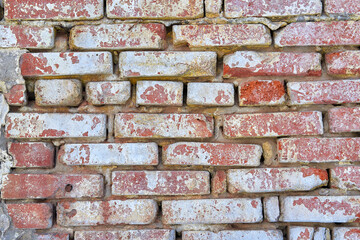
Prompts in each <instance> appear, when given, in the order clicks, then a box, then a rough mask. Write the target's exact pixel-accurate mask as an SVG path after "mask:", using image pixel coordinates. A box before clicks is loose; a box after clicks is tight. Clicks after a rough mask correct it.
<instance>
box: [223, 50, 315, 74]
mask: <svg viewBox="0 0 360 240" xmlns="http://www.w3.org/2000/svg"><path fill="white" fill-rule="evenodd" d="M248 76H321V55H320V54H318V53H295V52H253V51H242V52H240V51H239V52H235V53H233V54H229V55H226V56H225V57H224V78H233V77H248Z"/></svg>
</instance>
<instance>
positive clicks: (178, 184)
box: [112, 171, 210, 196]
mask: <svg viewBox="0 0 360 240" xmlns="http://www.w3.org/2000/svg"><path fill="white" fill-rule="evenodd" d="M112 194H113V195H118V196H120V195H181V196H184V195H202V194H210V174H209V172H206V171H115V172H113V173H112Z"/></svg>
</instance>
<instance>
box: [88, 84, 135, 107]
mask: <svg viewBox="0 0 360 240" xmlns="http://www.w3.org/2000/svg"><path fill="white" fill-rule="evenodd" d="M130 96H131V83H130V82H127V81H124V82H90V83H88V84H86V97H87V98H86V100H87V101H88V102H89V103H91V104H93V105H108V104H125V103H126V101H127V100H129V98H130Z"/></svg>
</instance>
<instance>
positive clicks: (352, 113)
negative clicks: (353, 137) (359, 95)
mask: <svg viewBox="0 0 360 240" xmlns="http://www.w3.org/2000/svg"><path fill="white" fill-rule="evenodd" d="M328 115H329V128H330V132H333V133H337V132H360V108H358V107H353V108H351V107H349V108H347V107H340V108H332V109H330V110H329V111H328Z"/></svg>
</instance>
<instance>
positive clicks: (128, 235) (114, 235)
mask: <svg viewBox="0 0 360 240" xmlns="http://www.w3.org/2000/svg"><path fill="white" fill-rule="evenodd" d="M89 239H106V240H121V239H129V240H135V239H144V240H145V239H146V240H175V230H170V229H141V230H121V231H76V232H75V240H89Z"/></svg>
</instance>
